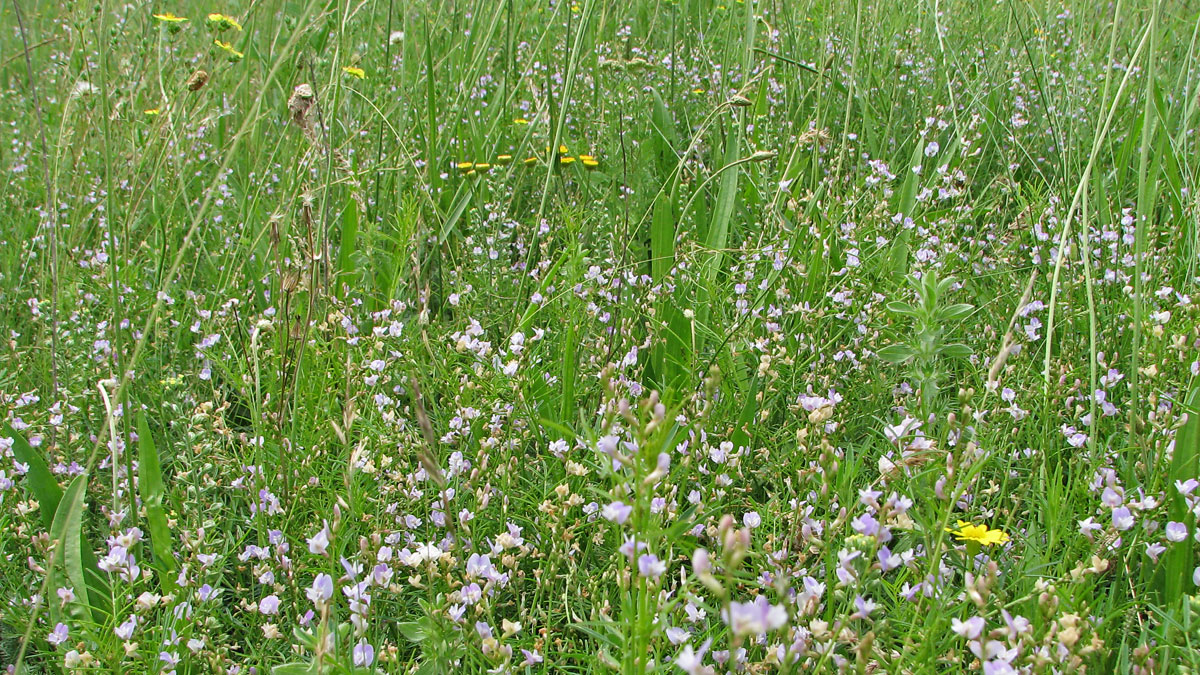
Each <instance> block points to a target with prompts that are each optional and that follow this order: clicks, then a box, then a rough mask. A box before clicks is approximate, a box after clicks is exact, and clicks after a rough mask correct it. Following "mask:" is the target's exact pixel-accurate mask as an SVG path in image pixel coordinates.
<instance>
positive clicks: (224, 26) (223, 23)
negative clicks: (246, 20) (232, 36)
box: [208, 12, 242, 33]
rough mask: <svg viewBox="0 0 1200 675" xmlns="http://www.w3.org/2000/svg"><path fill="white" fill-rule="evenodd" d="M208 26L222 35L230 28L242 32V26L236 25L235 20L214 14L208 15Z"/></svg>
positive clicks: (224, 15)
mask: <svg viewBox="0 0 1200 675" xmlns="http://www.w3.org/2000/svg"><path fill="white" fill-rule="evenodd" d="M208 26H209V27H210V28H212V29H213V30H214V31H216V32H218V33H223V32H225V31H227V30H229V29H230V28H233V29H235V30H238V31H240V30H242V24H240V23H238V22H237V19H234V18H233V17H232V16H228V15H226V14H218V13H216V12H214V13H212V14H209V15H208Z"/></svg>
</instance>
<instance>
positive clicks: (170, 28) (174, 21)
mask: <svg viewBox="0 0 1200 675" xmlns="http://www.w3.org/2000/svg"><path fill="white" fill-rule="evenodd" d="M154 18H155V19H157V20H158V22H159V23H161V24H162V25H163V26H166V28H167V32H168V33H171V34H172V35H174V34H175V33H178V32H179V31H181V30H183V23H184V22H185V21H187V17H183V16H175V15H174V14H172V13H170V12H164V13H162V14H155V15H154Z"/></svg>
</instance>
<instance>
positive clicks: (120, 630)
mask: <svg viewBox="0 0 1200 675" xmlns="http://www.w3.org/2000/svg"><path fill="white" fill-rule="evenodd" d="M137 624H138V620H137V616H135V615H130V617H129V619H128V620H126V621H125V623H123V624H121V625H120V626H117V627H116V628H114V629H113V632H114V633H116V634H117V637H119V638H121V639H122V640H128V639H129V638H131V637H133V631H134V629H136V628H137Z"/></svg>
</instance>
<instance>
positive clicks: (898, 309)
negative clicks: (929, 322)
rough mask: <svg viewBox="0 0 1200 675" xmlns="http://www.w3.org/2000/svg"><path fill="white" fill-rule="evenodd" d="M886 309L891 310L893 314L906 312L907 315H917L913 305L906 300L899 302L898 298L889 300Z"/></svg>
mask: <svg viewBox="0 0 1200 675" xmlns="http://www.w3.org/2000/svg"><path fill="white" fill-rule="evenodd" d="M887 310H888V311H889V312H893V313H895V314H907V315H908V316H916V315H917V308H916V307H913V306H912V305H910V304H908V303H907V302H900V301H899V300H893V301H891V302H889V303H888V304H887Z"/></svg>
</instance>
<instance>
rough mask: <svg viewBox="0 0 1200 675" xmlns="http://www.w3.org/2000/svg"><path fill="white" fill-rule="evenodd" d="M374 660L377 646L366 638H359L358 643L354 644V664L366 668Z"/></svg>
mask: <svg viewBox="0 0 1200 675" xmlns="http://www.w3.org/2000/svg"><path fill="white" fill-rule="evenodd" d="M374 662H375V647H373V646H372V645H371V643H370V642H367V639H366V638H361V639H359V641H358V644H356V645H354V665H356V666H359V667H363V668H365V667H367V666H369V665H371V664H372V663H374Z"/></svg>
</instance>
